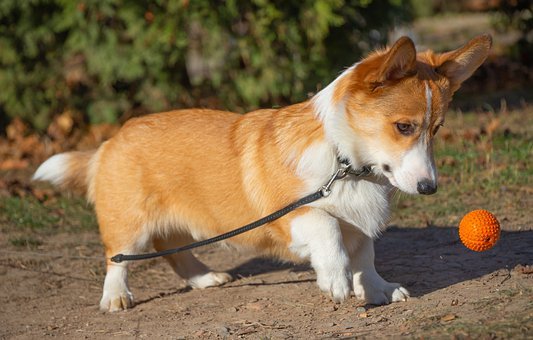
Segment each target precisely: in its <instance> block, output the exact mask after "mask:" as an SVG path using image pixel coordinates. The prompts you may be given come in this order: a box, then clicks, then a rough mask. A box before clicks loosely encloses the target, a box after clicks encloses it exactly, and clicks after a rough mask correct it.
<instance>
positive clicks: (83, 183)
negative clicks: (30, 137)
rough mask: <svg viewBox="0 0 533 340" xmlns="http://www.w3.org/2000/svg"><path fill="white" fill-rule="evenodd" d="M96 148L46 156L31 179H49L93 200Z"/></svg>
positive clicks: (96, 159) (96, 158)
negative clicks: (82, 193)
mask: <svg viewBox="0 0 533 340" xmlns="http://www.w3.org/2000/svg"><path fill="white" fill-rule="evenodd" d="M97 161H98V149H97V150H91V151H74V152H65V153H60V154H57V155H54V156H52V157H50V158H48V159H47V160H46V161H45V162H44V163H43V164H41V166H39V168H38V169H37V171H35V174H34V175H33V180H39V181H49V182H52V183H53V184H54V185H57V186H59V187H61V188H65V189H71V190H76V191H81V192H84V193H86V194H87V199H88V200H89V201H90V202H93V189H92V187H93V182H94V181H93V178H94V174H95V170H96V165H97V164H96V163H97Z"/></svg>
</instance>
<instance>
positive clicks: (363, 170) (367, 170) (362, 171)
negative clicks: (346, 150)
mask: <svg viewBox="0 0 533 340" xmlns="http://www.w3.org/2000/svg"><path fill="white" fill-rule="evenodd" d="M337 160H338V161H339V163H340V164H342V165H344V166H345V167H346V172H347V173H348V174H350V175H352V176H356V177H362V176H368V175H370V174H371V173H372V166H370V165H363V166H362V167H360V168H359V169H354V168H353V167H352V163H350V161H349V160H347V159H346V158H341V157H337Z"/></svg>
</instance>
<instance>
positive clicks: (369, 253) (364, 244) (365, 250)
mask: <svg viewBox="0 0 533 340" xmlns="http://www.w3.org/2000/svg"><path fill="white" fill-rule="evenodd" d="M343 238H344V243H345V245H346V248H347V249H348V253H349V254H350V264H351V268H352V273H353V288H354V293H355V296H356V297H357V298H358V299H361V300H364V301H366V302H367V303H369V304H373V305H383V304H388V303H391V302H397V301H405V300H406V299H407V298H408V297H409V292H408V291H407V290H406V289H405V288H404V287H402V286H401V285H400V284H399V283H391V282H387V281H385V280H384V279H383V278H382V277H381V276H380V275H379V274H378V272H377V271H376V268H375V266H374V240H373V239H371V238H370V237H368V236H366V235H365V234H363V233H362V232H360V231H357V230H355V227H353V226H350V225H344V226H343Z"/></svg>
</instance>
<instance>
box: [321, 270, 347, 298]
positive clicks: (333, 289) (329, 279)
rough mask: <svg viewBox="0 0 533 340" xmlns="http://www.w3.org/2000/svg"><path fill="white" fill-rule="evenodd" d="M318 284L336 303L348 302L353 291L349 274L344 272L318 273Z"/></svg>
mask: <svg viewBox="0 0 533 340" xmlns="http://www.w3.org/2000/svg"><path fill="white" fill-rule="evenodd" d="M316 283H317V284H318V287H319V288H320V290H322V291H323V292H324V293H326V294H327V295H329V296H330V297H331V299H332V300H333V301H334V302H335V303H340V302H343V301H345V300H347V299H348V298H349V297H350V294H351V291H352V287H351V283H350V278H349V274H348V273H346V272H344V271H342V272H340V273H337V274H334V273H332V272H330V273H328V274H324V273H318V272H317V281H316Z"/></svg>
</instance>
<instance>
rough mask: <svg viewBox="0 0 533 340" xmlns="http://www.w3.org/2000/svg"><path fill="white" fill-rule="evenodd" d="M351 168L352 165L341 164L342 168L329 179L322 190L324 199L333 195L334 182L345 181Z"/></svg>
mask: <svg viewBox="0 0 533 340" xmlns="http://www.w3.org/2000/svg"><path fill="white" fill-rule="evenodd" d="M349 168H350V165H346V164H341V167H340V168H338V169H337V171H335V173H334V174H333V176H331V178H330V179H329V181H328V182H327V183H326V184H325V185H323V186H322V188H320V193H321V194H322V196H323V197H328V196H329V195H330V194H331V186H332V185H333V182H335V181H336V180H338V179H343V178H344V177H346V176H347V175H348V169H349Z"/></svg>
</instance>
